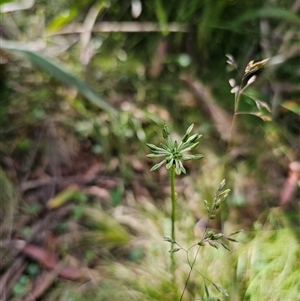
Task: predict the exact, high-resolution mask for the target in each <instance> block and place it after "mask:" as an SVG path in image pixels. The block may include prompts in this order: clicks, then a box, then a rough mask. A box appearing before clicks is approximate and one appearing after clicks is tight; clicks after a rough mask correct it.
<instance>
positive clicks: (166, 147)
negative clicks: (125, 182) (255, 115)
mask: <svg viewBox="0 0 300 301" xmlns="http://www.w3.org/2000/svg"><path fill="white" fill-rule="evenodd" d="M193 126H194V125H193V124H192V125H190V126H189V128H188V129H187V131H186V133H185V135H184V136H183V138H182V139H181V142H180V143H179V144H178V142H177V141H176V140H175V141H173V140H172V139H171V137H170V131H169V128H168V127H167V126H166V125H165V126H164V128H163V131H162V133H163V137H164V139H165V140H166V144H163V143H161V144H160V147H158V146H156V145H153V144H147V146H148V147H149V149H150V151H151V154H149V155H147V157H148V158H150V159H155V158H158V157H164V159H163V160H162V161H161V162H159V163H157V164H155V165H154V166H153V167H152V168H151V171H155V170H157V169H159V168H160V167H161V166H163V165H164V164H166V168H167V169H168V170H170V184H171V202H172V213H171V223H172V228H171V238H169V237H164V240H165V241H167V242H169V243H171V250H170V251H169V252H170V253H171V262H172V268H171V272H172V274H173V276H174V273H175V269H176V263H175V259H174V253H176V252H178V251H179V250H183V251H185V252H186V255H187V262H188V265H189V267H190V270H189V273H188V276H187V278H186V282H185V285H184V289H183V291H182V294H181V297H180V301H181V300H182V299H183V296H184V293H185V290H186V288H187V285H188V282H189V279H190V276H191V273H192V271H193V269H194V265H195V262H196V259H197V256H198V254H199V251H200V248H201V247H204V246H205V245H206V244H208V245H210V246H211V247H213V248H216V249H218V248H219V246H222V247H223V248H225V249H226V250H230V248H229V247H228V246H227V244H226V243H225V242H224V241H226V240H227V241H233V242H236V240H235V239H234V238H232V236H233V235H234V234H237V233H238V232H240V231H236V232H233V233H231V234H229V235H225V234H223V233H216V232H215V231H213V230H211V229H210V224H209V222H208V223H207V225H206V228H205V231H204V234H203V237H202V239H201V240H200V241H199V242H197V243H196V244H194V245H192V246H191V247H189V248H188V249H185V248H183V247H181V245H180V244H179V243H177V242H176V239H175V237H176V236H175V218H176V216H175V212H176V193H175V174H177V175H180V174H181V173H184V174H185V173H186V170H185V168H184V166H183V163H182V160H193V159H201V158H203V155H201V154H197V155H192V154H185V152H189V151H192V150H194V149H195V148H196V147H197V146H198V144H199V139H200V138H201V135H199V134H194V135H192V136H190V137H189V135H190V134H191V132H192V129H193ZM225 185H226V183H225V180H222V182H221V183H220V184H219V187H218V189H217V191H216V193H215V196H214V199H213V201H212V202H207V201H206V200H205V201H204V203H205V209H206V211H207V214H208V221H210V220H213V219H214V218H215V217H216V212H217V210H218V209H219V208H220V206H221V204H222V203H223V202H224V201H225V199H226V197H227V196H228V194H229V192H230V189H225ZM175 245H176V247H175ZM194 247H198V249H197V251H196V254H195V256H194V259H193V260H190V258H189V251H190V250H191V249H192V248H194ZM197 273H198V274H199V275H200V276H201V277H202V278H203V280H204V289H205V294H206V297H207V300H215V299H213V298H211V297H210V292H209V289H208V286H207V284H206V283H207V282H208V283H211V284H212V285H213V286H214V288H215V289H216V290H217V291H218V292H220V293H222V294H223V295H224V296H228V294H227V292H226V291H225V290H224V289H222V288H221V287H220V286H219V285H217V284H216V283H214V282H213V281H212V280H210V279H208V278H207V277H206V276H204V275H203V274H202V273H201V272H199V271H197ZM174 278H175V277H174Z"/></svg>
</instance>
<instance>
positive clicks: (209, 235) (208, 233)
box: [204, 230, 215, 238]
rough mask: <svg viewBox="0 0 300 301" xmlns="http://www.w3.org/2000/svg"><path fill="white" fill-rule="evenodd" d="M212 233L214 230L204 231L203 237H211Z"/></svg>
mask: <svg viewBox="0 0 300 301" xmlns="http://www.w3.org/2000/svg"><path fill="white" fill-rule="evenodd" d="M214 234H215V233H214V231H211V230H209V231H207V232H206V233H205V236H204V238H211V237H212V236H213V235H214Z"/></svg>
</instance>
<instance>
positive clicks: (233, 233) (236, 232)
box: [229, 229, 244, 236]
mask: <svg viewBox="0 0 300 301" xmlns="http://www.w3.org/2000/svg"><path fill="white" fill-rule="evenodd" d="M243 231H244V230H243V229H240V230H237V231H235V232H232V233H230V234H229V235H230V236H232V235H235V234H238V233H240V232H243Z"/></svg>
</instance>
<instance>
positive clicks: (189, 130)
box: [186, 123, 194, 135]
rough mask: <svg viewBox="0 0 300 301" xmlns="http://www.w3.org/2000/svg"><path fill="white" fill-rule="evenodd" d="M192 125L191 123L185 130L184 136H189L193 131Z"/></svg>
mask: <svg viewBox="0 0 300 301" xmlns="http://www.w3.org/2000/svg"><path fill="white" fill-rule="evenodd" d="M193 127H194V124H193V123H192V124H191V125H190V126H189V128H188V129H187V130H186V134H187V135H189V134H190V133H191V132H192V130H193Z"/></svg>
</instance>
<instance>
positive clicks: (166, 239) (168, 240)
mask: <svg viewBox="0 0 300 301" xmlns="http://www.w3.org/2000/svg"><path fill="white" fill-rule="evenodd" d="M164 241H167V242H170V243H172V244H173V243H175V240H173V239H172V238H170V237H164Z"/></svg>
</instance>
